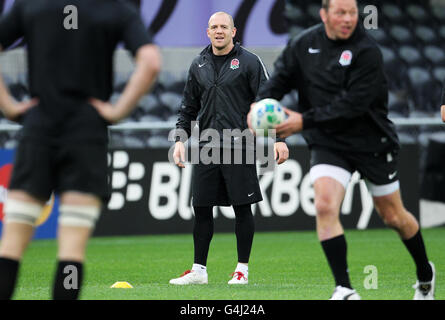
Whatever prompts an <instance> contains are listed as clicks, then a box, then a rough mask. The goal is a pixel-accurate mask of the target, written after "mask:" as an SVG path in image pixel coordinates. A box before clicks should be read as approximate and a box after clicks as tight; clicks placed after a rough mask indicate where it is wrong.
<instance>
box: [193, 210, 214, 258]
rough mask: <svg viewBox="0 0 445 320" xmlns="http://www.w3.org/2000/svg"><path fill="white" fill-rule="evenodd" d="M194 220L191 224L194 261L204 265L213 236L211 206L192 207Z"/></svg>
mask: <svg viewBox="0 0 445 320" xmlns="http://www.w3.org/2000/svg"><path fill="white" fill-rule="evenodd" d="M193 209H194V211H195V222H194V225H193V243H194V247H195V248H194V250H195V259H194V263H197V264H201V265H203V266H205V265H206V264H207V255H208V253H209V247H210V242H211V241H212V238H213V207H193Z"/></svg>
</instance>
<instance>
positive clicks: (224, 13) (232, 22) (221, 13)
mask: <svg viewBox="0 0 445 320" xmlns="http://www.w3.org/2000/svg"><path fill="white" fill-rule="evenodd" d="M217 15H225V16H227V17H228V18H229V21H230V26H231V27H232V28H234V27H235V22H234V21H233V17H232V16H231V15H230V14H228V13H227V12H224V11H218V12H215V13H214V14H212V15H211V16H210V19H209V27H210V23H211V20H212V19H213V18H214V17H215V16H217Z"/></svg>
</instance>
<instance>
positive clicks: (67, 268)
mask: <svg viewBox="0 0 445 320" xmlns="http://www.w3.org/2000/svg"><path fill="white" fill-rule="evenodd" d="M82 280H83V264H82V263H80V262H74V261H59V262H58V264H57V271H56V274H55V277H54V285H53V299H54V300H76V299H77V298H78V297H79V293H80V288H81V286H82Z"/></svg>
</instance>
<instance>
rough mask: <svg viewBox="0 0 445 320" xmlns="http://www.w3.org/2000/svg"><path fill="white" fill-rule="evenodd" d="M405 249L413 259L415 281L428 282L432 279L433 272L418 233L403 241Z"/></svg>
mask: <svg viewBox="0 0 445 320" xmlns="http://www.w3.org/2000/svg"><path fill="white" fill-rule="evenodd" d="M403 243H404V244H405V246H406V248H407V249H408V251H409V253H410V254H411V256H412V257H413V259H414V263H415V264H416V268H417V279H419V281H420V282H428V281H431V279H432V278H433V270H432V269H431V265H430V264H429V262H428V257H427V255H426V250H425V244H424V242H423V238H422V234H421V233H420V229H419V231H418V232H417V233H416V234H415V235H414V236H413V237H412V238H410V239H407V240H403Z"/></svg>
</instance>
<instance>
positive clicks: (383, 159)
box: [311, 147, 399, 193]
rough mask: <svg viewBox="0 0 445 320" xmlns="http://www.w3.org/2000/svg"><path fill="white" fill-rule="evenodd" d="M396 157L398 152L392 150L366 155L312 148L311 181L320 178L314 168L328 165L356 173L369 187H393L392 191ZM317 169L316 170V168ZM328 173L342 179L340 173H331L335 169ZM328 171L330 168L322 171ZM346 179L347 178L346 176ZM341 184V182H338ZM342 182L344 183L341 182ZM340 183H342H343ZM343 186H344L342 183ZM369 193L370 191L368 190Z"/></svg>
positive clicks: (395, 174) (396, 176)
mask: <svg viewBox="0 0 445 320" xmlns="http://www.w3.org/2000/svg"><path fill="white" fill-rule="evenodd" d="M397 156H398V150H392V151H387V152H381V153H366V152H344V151H338V150H333V149H329V148H326V147H312V149H311V180H312V182H314V180H315V179H316V178H317V177H319V176H321V175H322V173H320V172H321V171H322V170H323V168H322V169H321V170H318V172H314V171H315V170H313V169H314V167H315V166H317V165H330V166H334V167H338V168H342V169H344V170H346V171H347V172H349V173H350V174H351V175H352V174H353V173H354V172H355V171H358V172H359V173H360V175H361V177H362V178H363V179H365V180H366V181H367V182H368V183H370V185H372V186H375V187H378V186H388V185H393V188H392V189H394V188H395V187H396V184H397V183H398V178H399V175H398V171H397ZM317 169H318V168H317ZM332 169H333V170H331V172H330V173H328V174H327V175H332V176H333V177H334V176H337V177H340V178H339V179H337V180H339V181H340V180H344V179H342V173H341V172H340V173H339V174H337V173H333V172H332V171H335V168H332ZM324 170H330V168H327V169H324ZM334 178H335V177H334ZM346 178H347V176H346ZM340 182H342V181H340ZM343 182H344V181H343ZM343 182H342V183H343ZM343 185H345V184H344V183H343ZM370 191H371V193H373V192H372V190H370Z"/></svg>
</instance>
